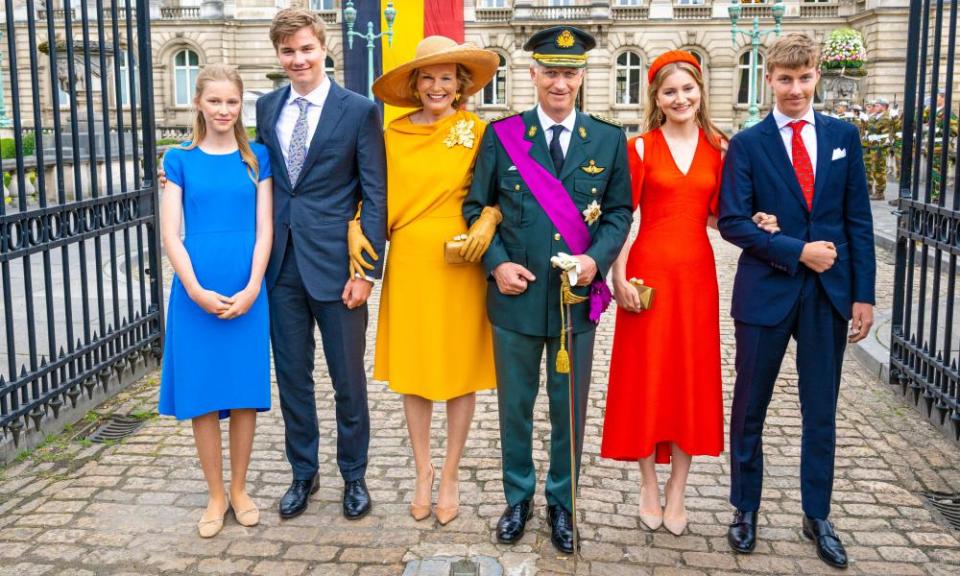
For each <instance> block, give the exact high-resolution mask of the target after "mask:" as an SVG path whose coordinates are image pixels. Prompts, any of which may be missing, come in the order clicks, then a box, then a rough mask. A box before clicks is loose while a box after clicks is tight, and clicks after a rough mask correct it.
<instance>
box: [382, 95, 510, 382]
mask: <svg viewBox="0 0 960 576" xmlns="http://www.w3.org/2000/svg"><path fill="white" fill-rule="evenodd" d="M471 122H472V123H473V124H472V126H470V125H469V123H471ZM485 127H486V125H485V124H484V123H483V122H482V121H481V120H480V119H479V118H478V117H477V116H476V115H474V114H472V113H470V112H466V111H458V112H456V113H455V114H453V115H451V116H449V117H447V118H444V119H443V120H441V121H439V122H436V123H434V124H430V125H420V124H414V123H412V122H411V121H410V118H409V115H406V116H402V117H400V118H397V119H396V120H394V121H393V122H391V123H390V125H389V126H388V127H387V130H386V136H385V139H386V148H387V230H388V234H389V239H390V252H389V255H388V257H387V263H386V271H385V272H384V280H383V290H382V293H381V297H380V319H379V324H378V329H377V349H376V354H375V356H374V368H373V377H374V379H376V380H383V381H387V382H388V383H389V386H390V389H391V390H393V391H395V392H399V393H401V394H413V395H416V396H421V397H423V398H427V399H429V400H434V401H443V400H449V399H451V398H456V397H458V396H462V395H464V394H468V393H470V392H475V391H477V390H486V389H491V388H495V387H496V375H495V373H494V365H493V338H492V333H491V328H490V321H489V320H488V319H487V313H486V307H485V302H486V290H487V282H486V273H485V271H484V269H483V266H482V264H480V263H476V264H459V265H449V264H446V263H445V262H444V260H443V243H444V242H445V241H447V240H450V239H451V238H453V237H454V236H456V235H458V234H464V233H466V231H467V225H466V222H465V221H464V219H463V215H462V213H461V205H462V204H463V200H464V198H465V197H466V195H467V191H468V190H469V188H470V182H471V180H472V179H473V164H474V160H475V159H476V156H477V151H478V150H479V148H480V139H481V138H482V136H483V131H484V129H485ZM471 134H472V142H470V140H471V139H470V135H471ZM445 140H446V141H447V143H445ZM451 140H452V141H453V145H452V146H448V145H447V144H449V143H450V141H451ZM468 144H469V146H468Z"/></svg>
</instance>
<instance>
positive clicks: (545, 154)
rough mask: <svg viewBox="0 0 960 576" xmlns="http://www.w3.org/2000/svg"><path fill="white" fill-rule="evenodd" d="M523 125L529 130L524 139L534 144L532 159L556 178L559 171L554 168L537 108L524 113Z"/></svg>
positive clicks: (531, 152)
mask: <svg viewBox="0 0 960 576" xmlns="http://www.w3.org/2000/svg"><path fill="white" fill-rule="evenodd" d="M523 125H524V126H526V130H527V132H526V133H525V134H524V135H523V137H524V138H526V139H527V140H528V141H530V142H532V143H533V146H531V147H530V157H531V158H533V159H534V160H536V161H537V164H539V165H541V166H543V167H544V168H546V169H547V172H550V174H552V175H554V176H556V175H557V171H556V170H554V168H553V160H552V159H551V158H550V152H549V151H548V150H547V138H546V134H544V133H543V127H542V126H540V118H539V117H537V109H536V108H533V109H532V110H527V111H526V112H524V113H523Z"/></svg>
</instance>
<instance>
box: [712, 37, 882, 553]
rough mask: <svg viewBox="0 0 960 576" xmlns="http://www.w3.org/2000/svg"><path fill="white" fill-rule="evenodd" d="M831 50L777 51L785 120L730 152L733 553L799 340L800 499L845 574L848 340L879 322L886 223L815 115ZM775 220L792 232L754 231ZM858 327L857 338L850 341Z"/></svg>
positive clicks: (796, 42)
mask: <svg viewBox="0 0 960 576" xmlns="http://www.w3.org/2000/svg"><path fill="white" fill-rule="evenodd" d="M818 58H819V50H818V47H817V45H816V44H815V43H814V41H813V40H812V39H811V38H809V37H808V36H806V35H803V34H789V35H786V36H784V37H783V38H780V39H779V40H777V42H776V43H775V44H774V45H773V46H772V47H771V48H770V50H769V51H768V52H767V58H766V81H767V84H768V86H769V87H770V90H771V92H772V93H773V94H774V97H775V99H776V106H775V108H774V110H773V111H772V112H771V113H770V114H769V115H768V116H767V117H766V118H765V119H764V120H763V121H762V122H761V123H760V124H758V125H756V126H754V127H752V128H750V129H748V130H744V131H742V132H740V133H739V134H737V135H736V136H734V137H733V139H732V140H731V141H730V147H729V150H728V152H727V156H726V162H725V164H724V169H723V183H722V189H721V192H720V219H719V222H718V227H719V229H720V233H721V234H722V235H723V237H724V238H725V239H726V240H727V241H729V242H732V243H733V244H736V245H737V246H739V247H741V248H742V249H743V253H742V254H741V256H740V261H739V265H738V267H737V275H736V280H735V281H734V287H733V301H732V315H733V317H734V320H735V321H736V339H737V360H736V368H737V380H736V386H735V389H734V398H733V410H732V413H731V417H730V464H731V486H730V502H731V503H732V504H733V505H734V506H735V507H736V512H735V514H734V518H733V521H732V522H731V523H730V527H729V531H728V541H729V543H730V546H731V548H733V550H735V551H736V552H741V553H749V552H752V551H753V549H754V546H755V545H756V536H757V534H756V532H757V511H758V510H759V508H760V494H761V489H762V482H763V444H762V433H763V422H764V418H765V417H766V412H767V406H768V405H769V403H770V397H771V395H772V393H773V387H774V383H775V381H776V379H777V374H778V373H779V371H780V364H781V362H782V361H783V355H784V352H785V350H786V347H787V343H788V342H789V340H790V338H791V337H793V338H794V339H795V340H796V345H797V372H798V374H799V382H798V388H799V394H800V410H801V414H802V421H803V431H802V442H801V452H800V491H801V498H802V505H803V512H804V517H803V534H804V535H805V536H806V537H808V538H810V539H811V540H813V541H814V542H815V544H816V547H817V554H818V555H819V556H820V558H821V559H822V560H823V561H824V562H826V563H827V564H830V565H831V566H835V567H838V568H845V567H846V566H847V556H846V552H845V550H844V548H843V544H842V543H841V542H840V539H839V537H838V536H837V534H836V532H835V531H834V529H833V526H832V525H831V524H830V522H829V521H828V520H827V517H828V515H829V513H830V497H831V491H832V488H833V463H834V452H835V445H836V432H835V420H836V408H837V396H838V393H839V389H840V370H841V362H842V360H843V351H844V347H845V345H846V343H847V342H851V343H853V342H858V341H860V340H862V339H864V338H865V337H866V336H867V334H868V333H869V331H870V327H871V325H872V324H873V304H874V278H875V272H876V261H875V255H874V244H873V220H872V217H871V213H870V200H869V197H868V194H867V182H866V174H865V170H864V165H863V152H862V150H861V148H860V135H859V133H858V132H857V129H856V128H855V127H854V126H852V125H850V124H847V123H845V122H843V121H840V120H836V119H833V118H828V117H826V116H823V115H821V114H817V113H815V112H814V111H813V97H814V92H815V90H816V86H817V82H818V81H819V80H820V71H819V70H818V68H817V66H818ZM756 212H768V213H771V214H776V215H777V217H778V219H779V224H780V229H781V232H780V233H778V234H772V235H771V234H768V233H766V232H764V231H763V230H761V229H759V228H757V226H756V224H754V222H753V221H752V220H751V219H750V217H751V215H753V214H754V213H756ZM848 323H849V331H848Z"/></svg>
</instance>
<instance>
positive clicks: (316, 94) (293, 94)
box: [277, 75, 330, 164]
mask: <svg viewBox="0 0 960 576" xmlns="http://www.w3.org/2000/svg"><path fill="white" fill-rule="evenodd" d="M328 94H330V80H329V79H328V78H327V77H326V75H324V77H323V81H322V82H320V85H319V86H317V87H316V88H314V89H313V91H312V92H310V93H309V94H298V93H297V90H296V89H295V88H294V87H293V86H290V97H289V98H287V102H286V104H284V106H283V111H282V112H280V118H279V119H278V120H277V139H278V140H279V141H280V151H281V152H283V163H284V164H286V163H287V151H288V150H290V137H291V136H293V127H294V126H296V125H297V118H299V117H300V107H299V106H297V103H296V102H295V100H296V99H297V98H304V99H305V100H306V101H307V102H308V103H309V105H308V106H307V150H309V149H310V142H312V141H313V133H314V132H316V131H317V124H319V123H320V113H321V112H323V104H324V102H326V101H327V95H328Z"/></svg>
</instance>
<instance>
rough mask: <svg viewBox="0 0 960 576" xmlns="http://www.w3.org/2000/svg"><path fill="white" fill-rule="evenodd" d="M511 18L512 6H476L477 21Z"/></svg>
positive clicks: (499, 20) (504, 20) (506, 20)
mask: <svg viewBox="0 0 960 576" xmlns="http://www.w3.org/2000/svg"><path fill="white" fill-rule="evenodd" d="M511 18H513V8H510V7H506V8H481V7H479V6H478V7H477V22H509V21H510V19H511Z"/></svg>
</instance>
